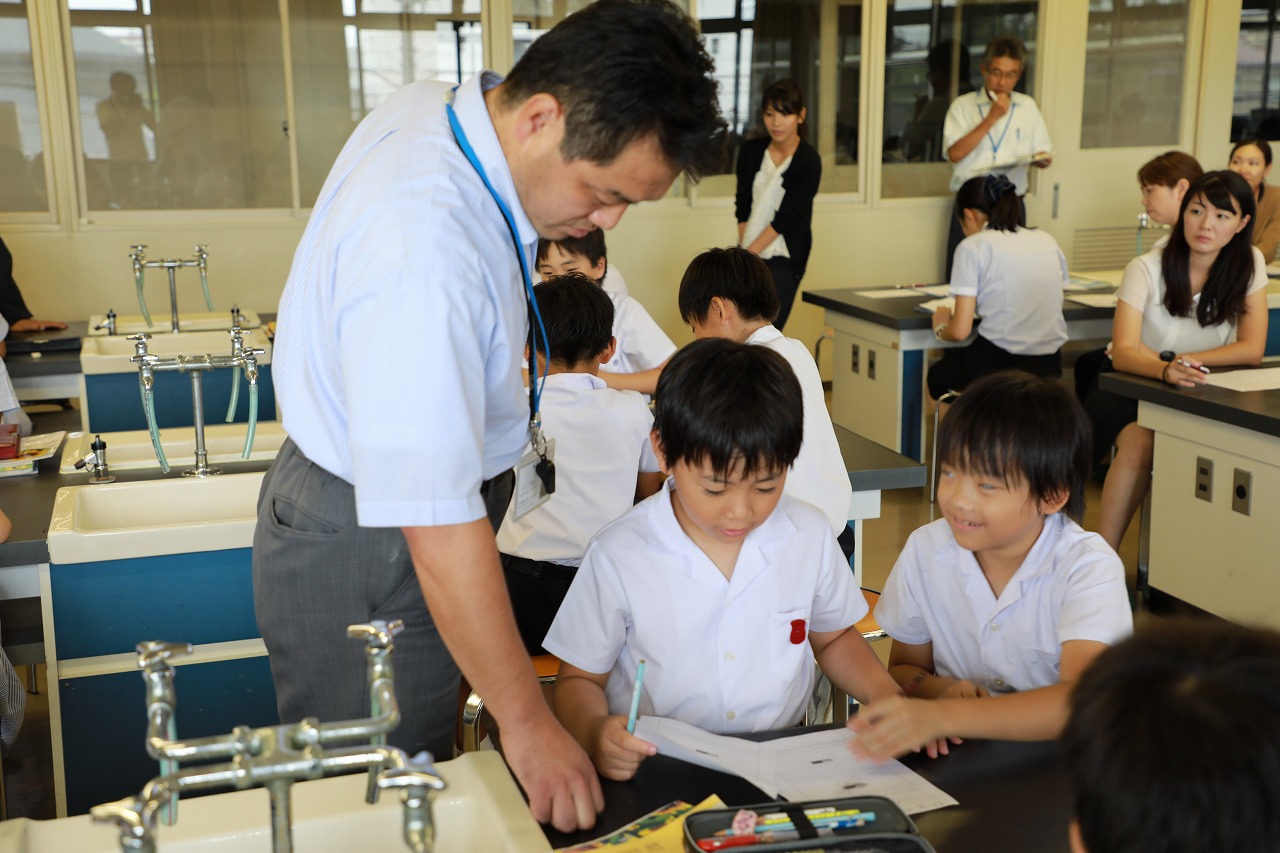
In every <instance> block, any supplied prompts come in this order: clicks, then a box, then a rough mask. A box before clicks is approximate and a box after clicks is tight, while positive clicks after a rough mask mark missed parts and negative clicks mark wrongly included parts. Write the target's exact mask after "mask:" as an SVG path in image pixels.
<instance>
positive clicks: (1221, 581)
mask: <svg viewBox="0 0 1280 853" xmlns="http://www.w3.org/2000/svg"><path fill="white" fill-rule="evenodd" d="M1222 369H1223V368H1218V370H1222ZM1099 387H1100V388H1101V389H1102V390H1104V391H1110V392H1112V393H1114V394H1121V395H1123V396H1126V397H1132V398H1135V399H1137V401H1138V423H1139V424H1141V425H1142V426H1144V427H1147V428H1148V429H1151V430H1152V431H1153V432H1154V433H1155V450H1154V456H1153V462H1152V477H1151V501H1150V507H1151V514H1150V533H1149V537H1148V539H1149V541H1148V543H1147V545H1148V548H1149V556H1148V568H1147V573H1148V574H1147V587H1148V596H1149V602H1150V606H1151V609H1152V610H1154V611H1157V612H1159V611H1161V610H1163V609H1166V608H1169V607H1176V606H1177V605H1178V604H1185V605H1191V606H1192V607H1193V608H1195V609H1197V610H1200V611H1204V612H1207V613H1211V614H1214V615H1216V616H1220V617H1222V618H1225V619H1230V620H1232V621H1235V622H1242V623H1246V624H1256V625H1266V626H1269V627H1272V628H1280V610H1277V608H1276V602H1277V601H1280V575H1277V573H1276V571H1275V565H1274V563H1273V560H1274V559H1275V554H1277V553H1280V525H1277V523H1276V519H1277V518H1280V390H1274V391H1243V392H1242V391H1233V390H1230V389H1227V388H1218V387H1213V386H1208V385H1204V386H1198V387H1196V388H1173V387H1171V386H1169V385H1167V384H1165V383H1163V382H1159V381H1156V380H1154V379H1146V378H1143V377H1138V376H1131V375H1129V374H1124V373H1107V374H1103V376H1102V377H1101V380H1100V383H1099Z"/></svg>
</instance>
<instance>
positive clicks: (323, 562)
mask: <svg viewBox="0 0 1280 853" xmlns="http://www.w3.org/2000/svg"><path fill="white" fill-rule="evenodd" d="M507 494H508V496H509V492H507ZM504 508H505V507H504ZM499 518H501V516H500V515H499ZM253 595H254V609H255V612H256V615H257V620H258V628H259V630H260V631H261V632H262V638H263V640H264V641H265V642H266V646H267V651H268V653H269V654H270V660H271V677H272V680H273V681H274V682H275V689H276V702H277V705H278V708H279V711H280V721H281V722H283V723H293V722H297V721H298V720H301V719H302V718H303V717H317V718H319V720H320V721H321V722H329V721H336V720H348V719H353V718H358V717H367V716H368V715H369V691H368V688H367V686H366V680H365V679H366V676H365V657H364V652H363V646H362V644H361V643H359V642H357V641H355V640H349V639H347V630H346V629H347V626H348V625H352V624H355V623H359V622H368V621H370V620H373V619H383V620H387V621H390V620H392V619H403V620H404V624H405V628H404V632H403V633H402V634H400V636H398V637H397V638H396V645H395V652H394V654H393V656H392V663H393V666H394V668H395V687H396V697H397V699H398V700H399V702H400V711H401V714H402V720H401V723H400V726H399V727H398V728H397V729H396V730H395V731H394V732H392V733H391V734H390V735H389V736H388V742H389V743H390V744H391V745H393V746H398V747H401V748H402V749H405V750H407V751H408V752H409V753H410V754H411V755H412V754H413V753H415V752H417V751H418V750H422V749H427V750H430V751H431V753H432V754H433V755H435V756H436V757H437V758H438V759H441V760H444V759H448V758H452V757H453V744H454V731H455V725H456V719H457V713H458V681H459V677H458V668H457V666H456V665H455V664H454V662H453V658H452V657H450V655H449V652H448V650H447V649H445V646H444V643H443V641H442V640H441V638H440V634H439V632H438V631H437V630H436V626H435V622H434V621H433V620H432V618H431V614H430V613H429V612H428V611H427V607H426V602H425V601H424V600H423V598H422V589H421V587H419V585H418V579H417V576H416V575H415V574H414V570H413V562H412V560H411V559H410V556H409V548H408V545H407V544H406V542H405V539H404V534H403V533H401V532H400V529H399V528H397V527H360V526H358V525H357V524H356V509H355V492H354V489H353V488H352V486H351V485H350V484H349V483H347V482H346V481H344V480H342V479H340V478H338V477H335V476H333V475H332V474H330V473H329V472H328V471H326V470H324V469H323V468H321V467H320V466H318V465H316V464H314V463H313V462H311V461H310V460H309V459H307V457H306V456H305V455H303V453H302V451H301V450H299V449H298V447H297V445H295V444H294V443H293V441H291V440H289V441H286V442H285V444H284V446H283V447H281V448H280V453H279V455H278V456H277V457H276V460H275V463H274V464H273V465H272V466H271V469H270V470H269V471H268V472H267V475H266V477H265V479H264V480H263V483H262V492H261V494H260V495H259V497H258V525H257V528H256V530H255V531H254V536H253Z"/></svg>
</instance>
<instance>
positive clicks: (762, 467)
mask: <svg viewBox="0 0 1280 853" xmlns="http://www.w3.org/2000/svg"><path fill="white" fill-rule="evenodd" d="M656 399H657V404H656V406H655V408H654V413H653V428H654V430H655V431H657V434H658V439H659V440H660V441H661V443H662V451H663V453H664V454H665V456H666V463H667V468H668V469H670V468H672V467H674V466H675V464H676V463H677V462H685V463H687V464H690V465H701V464H702V463H703V462H704V461H705V462H709V463H710V464H711V468H712V470H713V471H714V472H715V473H716V475H717V476H721V477H725V478H728V477H729V476H730V475H731V474H734V473H736V472H735V470H734V469H735V467H736V466H737V465H738V464H739V463H741V464H742V472H741V473H742V476H744V477H749V476H751V475H752V474H755V473H757V472H760V473H765V472H774V471H776V472H782V471H785V470H786V469H787V468H788V467H790V465H791V463H792V462H794V461H795V459H796V456H798V455H799V454H800V442H801V439H802V438H803V436H804V403H803V401H802V399H801V396H800V380H798V379H796V374H795V371H793V370H792V369H791V365H789V364H787V361H786V359H784V358H783V357H782V356H780V355H778V354H777V353H776V352H774V351H773V350H771V349H769V348H767V347H760V346H751V345H749V344H740V343H737V342H735V341H729V340H725V339H723V338H704V339H703V340H700V341H694V342H693V343H691V344H689V345H687V346H685V347H683V348H682V349H680V350H679V351H678V352H676V354H675V355H673V356H672V357H671V361H669V362H667V366H666V367H664V368H663V369H662V375H661V376H660V377H659V379H658V390H657V394H656Z"/></svg>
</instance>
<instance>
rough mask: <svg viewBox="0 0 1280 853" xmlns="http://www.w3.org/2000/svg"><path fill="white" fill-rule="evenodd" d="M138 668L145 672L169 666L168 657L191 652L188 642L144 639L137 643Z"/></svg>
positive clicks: (160, 669)
mask: <svg viewBox="0 0 1280 853" xmlns="http://www.w3.org/2000/svg"><path fill="white" fill-rule="evenodd" d="M137 651H138V668H139V669H143V670H146V671H147V672H160V671H163V670H166V669H168V668H169V658H172V657H177V656H178V655H189V654H191V651H192V647H191V644H190V643H166V642H164V641H163V640H146V641H144V642H141V643H138V646H137Z"/></svg>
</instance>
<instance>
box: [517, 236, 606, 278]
mask: <svg viewBox="0 0 1280 853" xmlns="http://www.w3.org/2000/svg"><path fill="white" fill-rule="evenodd" d="M552 246H558V247H559V248H560V251H562V252H564V253H565V254H566V255H573V256H574V257H579V258H586V259H587V263H589V264H590V265H591V266H593V267H594V266H595V265H596V264H598V263H600V262H601V261H603V260H606V259H607V258H608V253H607V252H606V251H605V247H604V230H603V229H601V228H596V229H595V230H593V231H588V232H587V233H586V234H585V235H584V236H582V237H562V238H560V239H559V240H548V239H547V238H546V237H539V238H538V257H537V260H536V261H535V263H539V264H540V263H542V262H543V261H545V260H546V259H547V253H548V252H549V251H551V247H552ZM605 271H606V272H607V271H608V267H607V266H606V267H605ZM602 278H603V276H602Z"/></svg>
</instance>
